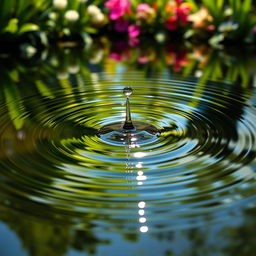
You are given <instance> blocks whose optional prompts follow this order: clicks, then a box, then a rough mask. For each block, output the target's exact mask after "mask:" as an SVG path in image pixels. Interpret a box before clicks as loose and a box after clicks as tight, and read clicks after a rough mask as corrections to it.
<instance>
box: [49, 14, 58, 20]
mask: <svg viewBox="0 0 256 256" xmlns="http://www.w3.org/2000/svg"><path fill="white" fill-rule="evenodd" d="M48 16H49V18H50V19H51V20H56V19H57V13H56V12H50V13H49V15H48Z"/></svg>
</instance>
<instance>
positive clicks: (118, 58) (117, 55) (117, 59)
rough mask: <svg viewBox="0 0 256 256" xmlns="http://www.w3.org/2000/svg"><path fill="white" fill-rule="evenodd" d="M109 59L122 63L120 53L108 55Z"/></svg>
mask: <svg viewBox="0 0 256 256" xmlns="http://www.w3.org/2000/svg"><path fill="white" fill-rule="evenodd" d="M109 58H110V59H113V60H116V61H122V55H121V54H120V53H117V52H112V53H110V55H109Z"/></svg>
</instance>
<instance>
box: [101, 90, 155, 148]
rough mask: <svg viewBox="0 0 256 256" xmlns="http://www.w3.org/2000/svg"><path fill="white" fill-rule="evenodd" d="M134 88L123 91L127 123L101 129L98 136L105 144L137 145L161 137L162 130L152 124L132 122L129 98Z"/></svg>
mask: <svg viewBox="0 0 256 256" xmlns="http://www.w3.org/2000/svg"><path fill="white" fill-rule="evenodd" d="M132 92H133V90H132V88H131V87H129V86H127V87H125V88H124V89H123V93H124V95H125V96H126V103H125V121H124V122H114V123H110V124H107V125H105V126H103V127H102V128H100V129H99V131H98V136H99V137H100V138H101V139H102V140H103V141H105V142H107V143H109V144H113V145H131V144H132V142H136V145H137V146H139V145H140V144H143V145H145V144H148V143H153V142H154V141H155V140H157V138H158V137H159V135H160V130H159V129H158V128H157V127H155V126H154V125H152V124H148V123H146V122H141V121H132V118H131V110H130V101H129V97H130V96H131V95H132Z"/></svg>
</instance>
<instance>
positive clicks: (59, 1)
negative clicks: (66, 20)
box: [53, 0, 68, 9]
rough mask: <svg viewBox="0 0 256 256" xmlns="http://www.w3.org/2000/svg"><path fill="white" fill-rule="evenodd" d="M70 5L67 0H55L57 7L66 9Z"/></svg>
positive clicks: (54, 4)
mask: <svg viewBox="0 0 256 256" xmlns="http://www.w3.org/2000/svg"><path fill="white" fill-rule="evenodd" d="M67 5H68V1H67V0H53V6H54V7H56V8H57V9H64V8H66V7H67Z"/></svg>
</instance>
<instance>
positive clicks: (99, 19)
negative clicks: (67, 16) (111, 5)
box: [91, 12, 105, 24]
mask: <svg viewBox="0 0 256 256" xmlns="http://www.w3.org/2000/svg"><path fill="white" fill-rule="evenodd" d="M104 20H105V16H104V14H103V13H101V12H100V13H98V14H97V15H94V16H92V19H91V21H92V23H94V24H101V23H103V22H104Z"/></svg>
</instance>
